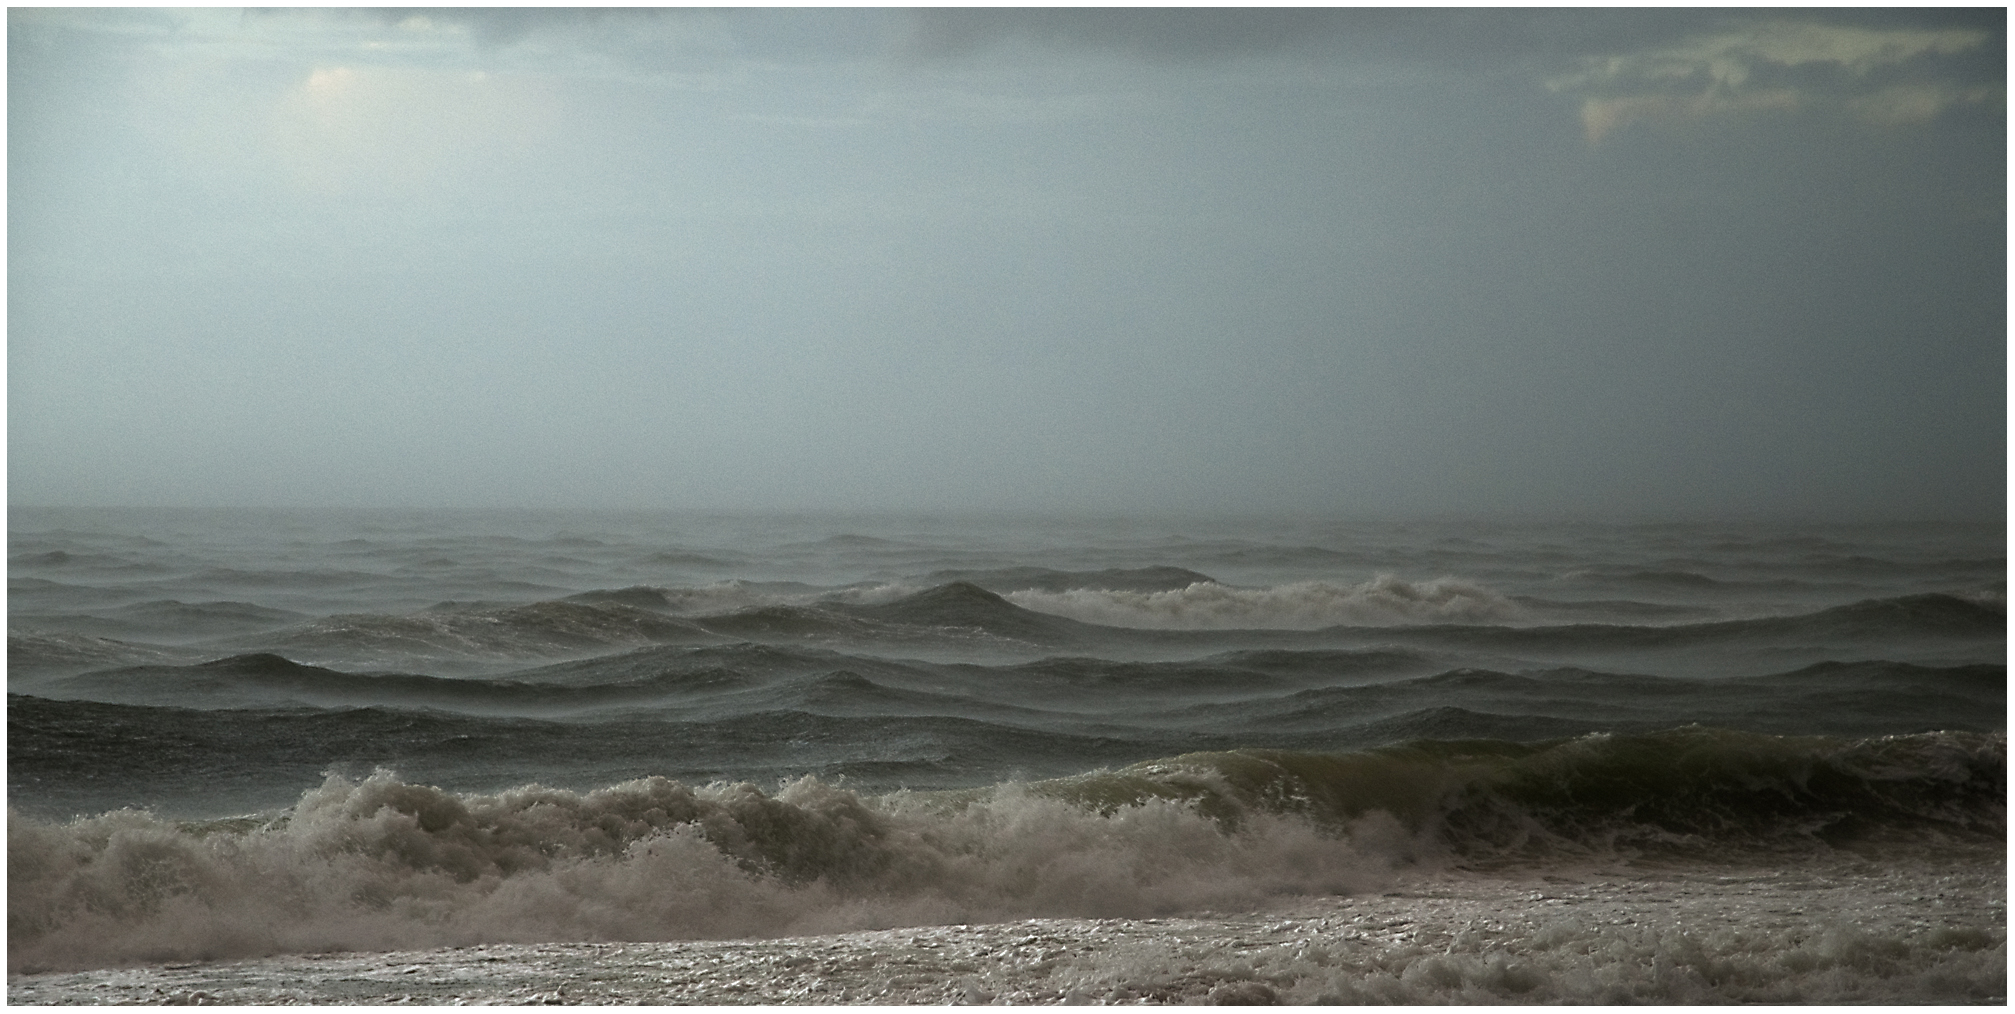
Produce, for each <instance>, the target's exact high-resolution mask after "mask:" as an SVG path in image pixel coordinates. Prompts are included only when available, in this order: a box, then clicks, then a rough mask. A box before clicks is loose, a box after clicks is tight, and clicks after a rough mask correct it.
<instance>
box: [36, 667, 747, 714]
mask: <svg viewBox="0 0 2015 1014" xmlns="http://www.w3.org/2000/svg"><path fill="white" fill-rule="evenodd" d="M750 685H752V681H751V680H749V679H748V678H747V677H745V676H742V675H741V674H739V673H736V672H734V671H732V670H727V669H721V668H706V669H698V670H690V671H683V672H658V673H656V674H653V675H650V676H646V677H642V678H637V679H631V680H624V681H620V682H598V683H595V684H591V685H587V686H561V685H552V684H544V683H528V682H522V681H518V680H508V679H458V678H446V677H439V676H417V675H408V674H401V673H382V674H381V673H346V672H338V671H336V670H334V669H325V668H322V667H319V666H311V665H302V664H299V663H296V662H292V661H289V660H288V659H286V658H283V657H281V656H279V655H274V654H269V653H258V654H250V655H233V656H231V657H229V658H221V659H217V660H215V661H211V662H203V663H200V664H197V665H191V666H139V667H132V668H126V669H114V670H109V671H105V672H94V673H85V674H83V675H78V676H70V677H66V678H63V679H59V680H54V681H50V682H47V683H44V684H43V685H41V686H40V687H38V692H39V693H40V695H41V696H45V697H51V698H56V699H59V700H61V699H85V700H93V701H103V702H108V703H114V704H142V705H154V706H165V707H188V706H198V707H205V708H222V709H248V708H286V707H315V708H343V707H353V708H354V707H372V706H377V707H386V708H439V709H444V710H451V711H461V712H467V713H472V714H533V715H547V716H557V715H565V714H570V713H580V712H587V711H596V710H604V709H609V708H617V707H624V706H629V707H642V706H649V705H662V704H667V703H672V702H675V701H677V700H680V699H684V698H690V697H693V696H696V695H706V694H719V693H725V692H729V691H734V690H740V689H745V688H747V687H748V686H750Z"/></svg>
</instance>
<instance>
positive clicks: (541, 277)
mask: <svg viewBox="0 0 2015 1014" xmlns="http://www.w3.org/2000/svg"><path fill="white" fill-rule="evenodd" d="M8 29H9V33H8V37H9V41H8V45H9V52H8V67H9V70H8V75H9V80H8V85H9V110H8V113H9V146H8V147H9V180H10V187H9V195H8V196H9V216H10V217H9V238H10V239H9V250H8V255H9V312H8V337H9V344H8V369H9V387H8V394H9V406H10V407H9V418H8V421H9V427H10V437H9V448H8V450H9V472H8V478H9V486H10V497H11V499H12V501H13V502H15V503H24V504H52V505H53V504H78V505H92V504H106V505H117V504H130V505H138V506H149V505H155V506H175V505H185V506H232V505H245V506H294V507H305V506H385V507H429V506H438V507H508V508H517V507H535V508H620V509H635V508H643V509H703V510H731V511H732V510H758V511H797V510H814V511H817V510H860V511H896V512H906V513H928V512H937V511H958V512H972V511H1034V512H1055V511H1070V512H1090V513H1098V514H1143V513H1145V514H1180V513H1209V512H1232V513H1285V514H1305V515H1319V516H1327V517H1337V516H1361V515H1378V514H1383V515H1388V516H1392V515H1400V516H1404V515H1409V514H1459V515H1479V514H1506V513H1509V514H1520V513H1527V514H1538V515H1563V514H1565V515H1598V516H1601V515H1608V516H1691V517H1727V516H1779V517H1797V516H1815V517H1831V518H1846V519H1855V518H1956V519H1974V520H1981V519H1987V520H1992V519H1998V518H1999V517H2000V516H2001V514H2002V513H2003V504H2004V497H2005V454H2006V450H2005V445H2006V440H2005V379H2004V378H2005V375H2006V365H2005V363H2006V356H2005V344H2004V339H2005V298H2004V292H2005V278H2006V264H2005V255H2004V249H2005V221H2006V215H2005V170H2006V166H2005V135H2006V129H2005V115H2006V109H2005V95H2004V77H2005V57H2004V54H2005V14H2004V12H2001V11H1999V10H1969V11H1957V12H1953V11H1868V10H1859V11H1851V12H1827V11H1809V10H1800V11H1792V12H1761V11H1758V12H1697V11H1655V12H1629V11H1619V12H1610V11H1576V12H1565V13H1563V12H1538V11H1518V10H1505V11H1483V12H1390V11H1324V10H1295V11H1287V12H1268V11H1194V10H1193V11H1177V12H1167V11H1142V10H1133V11H1120V12H1099V11H1058V10H1041V11H950V12H932V11H854V10H812V11H762V10H736V11H722V12H700V11H673V12H651V11H616V12H586V11H534V10H507V11H482V10H457V11H425V12H420V11H414V12H393V13H370V12H361V11H347V12H345V11H338V12H320V11H305V10H287V11H271V12H239V11H235V10H207V11H197V12H175V11H159V10H144V11H103V10H14V11H10V12H9V14H8Z"/></svg>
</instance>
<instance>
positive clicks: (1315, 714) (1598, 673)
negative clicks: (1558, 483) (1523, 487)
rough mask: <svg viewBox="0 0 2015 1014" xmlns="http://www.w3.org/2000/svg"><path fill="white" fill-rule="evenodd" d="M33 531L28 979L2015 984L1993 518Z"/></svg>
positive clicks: (886, 998)
mask: <svg viewBox="0 0 2015 1014" xmlns="http://www.w3.org/2000/svg"><path fill="white" fill-rule="evenodd" d="M8 540H9V558H8V590H9V598H8V625H9V631H8V648H7V660H8V670H7V680H8V684H7V689H8V699H7V730H8V739H7V758H8V764H7V783H8V784H7V792H8V820H7V838H8V856H7V859H8V892H7V909H8V912H7V915H8V937H7V947H8V968H9V979H8V999H9V1000H10V1001H12V1002H16V1003H96V1002H119V1001H148V1000H153V1001H178V1002H195V1003H209V1002H216V1003H245V1002H258V1003H271V1002H369V1003H387V1002H416V1003H419V1002H424V1003H451V1002H468V1003H477V1002H491V1003H529V1002H556V1003H565V1002H585V1003H601V1002H701V1003H721V1002H770V1003H837V1002H876V1003H885V1002H923V1003H946V1002H961V1003H963V1002H975V1003H984V1002H994V1003H1021V1002H1066V1001H1069V1002H1093V1003H1098V1002H1114V1003H1118V1002H1220V1003H1269V1002H1281V1003H1316V1002H1512V1003H1538V1002H1599V1003H1615V1002H1654V1003H1659V1002H1665V1003H1670V1002H1680V1003H1685V1002H1765V1003H1834V1002H1930V1003H1951V1002H1958V1003H1965V1002H1993V1003H1999V1002H2002V1001H2003V999H2004V998H2005V994H2006V967H2007V937H2006V854H2007V853H2006V803H2007V761H2006V753H2007V739H2006V714H2007V689H2006V658H2005V653H2006V609H2005V594H2006V585H2005V572H2006V571H2005V568H2006V562H2005V558H2004V553H2005V546H2004V533H2003V530H2002V528H2001V527H2000V526H1999V525H1997V524H1981V525H1964V524H1936V525H1933V524H1918V525H1910V524H1887V525H1824V524H1805V525H1790V524H1782V523H1765V522H1745V523H1683V524H1682V523H1657V524H1652V523H1642V524H1624V523H1602V524H1598V523H1560V522H1538V521H1529V522H1514V521H1494V522H1487V521H1458V520H1436V521H1426V520H1420V521H1403V520H1385V521H1334V520H1324V519H1309V518H1299V519H1274V520H1264V519H1261V520H1253V519H1209V518H1189V519H1172V520H1157V519H1144V518H1133V519H1126V518H1105V519H1096V518H1089V519H1084V518H1081V519H1068V518H1055V517H1005V516H1004V517H968V516H946V517H890V516H861V517H852V516H841V515H797V516H786V515H778V516H753V515H751V516H734V515H704V514H673V513H656V514H653V513H636V514H615V513H562V512H548V513H539V512H505V511H491V512H480V511H469V512H452V511H403V512H402V511H361V510H359V511H341V510H333V509H332V510H327V511H294V512H285V511H249V510H248V511H235V512H234V511H198V510H182V511H176V510H138V509H133V510H111V509H89V510H87V509H55V508H23V507H16V508H13V509H12V510H11V511H10V514H9V526H8Z"/></svg>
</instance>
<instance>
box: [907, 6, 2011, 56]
mask: <svg viewBox="0 0 2015 1014" xmlns="http://www.w3.org/2000/svg"><path fill="white" fill-rule="evenodd" d="M911 18H912V20H913V27H912V30H911V35H910V37H909V40H908V41H909V48H910V51H911V52H912V53H913V54H915V55H918V56H925V57H939V58H942V57H948V56H958V55H968V54H972V53H976V52H980V51H983V50H986V49H988V48H991V47H995V46H998V45H1001V44H1003V43H1006V42H1009V41H1020V42H1027V43H1033V44H1038V45H1046V46H1057V47H1067V48H1082V49H1096V50H1106V51H1112V52H1119V53H1128V54H1132V55H1136V56H1143V57H1151V58H1164V59H1178V60H1199V59H1216V58H1223V57H1231V56H1243V55H1250V54H1255V53H1287V54H1296V55H1352V56H1385V57H1392V58H1406V59H1417V60H1429V61H1435V62H1438V63H1445V64H1475V63H1476V62H1478V61H1481V62H1482V63H1484V64H1485V65H1489V66H1498V65H1502V64H1505V63H1508V62H1515V61H1530V60H1563V59H1573V58H1577V57H1586V56H1598V55H1605V54H1611V53H1617V52H1630V51H1636V50H1641V49H1647V48H1655V47H1660V46H1667V45H1672V44H1674V43H1677V42H1680V41H1682V40H1684V39H1685V38H1687V37H1688V36H1692V35H1699V34H1711V33H1720V32H1729V31H1740V30H1743V29H1744V28H1746V27H1749V26H1754V25H1757V24H1761V23H1765V22H1768V21H1771V20H1797V21H1801V22H1806V23H1812V24H1822V25H1838V26H1843V27H1863V28H1870V29H1894V28H1970V29H1975V30H1980V31H1988V32H1999V31H2001V30H2002V29H2003V26H2004V25H2005V18H2003V17H2002V16H2001V15H2000V12H1999V11H1997V10H1902V11H1894V10H1892V11H1859V10H1848V11H1823V10H1811V9H1796V10H1789V11H1769V10H1742V11H1701V10H1621V9H1609V10H1586V9H1584V10H1572V11H1559V10H1526V9H1483V10H1418V9H1384V10H1378V9H1363V8H1348V9H1338V8H1306V7H1296V8H1278V9H1262V8H1236V9H1198V8H1187V9H1177V10H1167V9H1161V10H1156V9H1146V8H1118V9H1104V10H1093V9H1080V8H1068V9H1066V8H1036V9H1026V8H1024V9H1001V8H949V9H938V10H918V11H914V12H912V14H911Z"/></svg>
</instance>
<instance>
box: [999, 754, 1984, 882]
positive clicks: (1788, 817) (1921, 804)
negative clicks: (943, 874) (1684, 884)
mask: <svg viewBox="0 0 2015 1014" xmlns="http://www.w3.org/2000/svg"><path fill="white" fill-rule="evenodd" d="M2007 789H2008V787H2007V740H2006V737H2005V736H2003V735H1999V734H1982V733H1963V732H1939V733H1924V734H1918V735H1911V736H1887V737H1880V738H1875V739H1843V738H1837V737H1818V736H1811V737H1779V736H1767V735H1759V734H1755V733H1745V732H1735V731H1731V730H1725V729H1712V728H1706V727H1702V726H1688V727H1685V728H1679V729H1670V730H1664V731H1660V732H1652V733H1642V734H1634V735H1616V734H1608V733H1599V734H1593V735H1586V736H1579V737H1574V738H1569V739H1560V740H1553V741H1548V742H1539V743H1511V742H1504V741H1492V740H1458V741H1448V740H1439V741H1437V740H1420V741H1414V742H1409V743H1402V744H1396V745H1393V746H1388V747H1380V748H1377V749H1373V750H1367V751H1363V752H1359V753H1351V754H1314V753H1292V752H1281V751H1264V750H1239V751H1232V752H1226V753H1205V754H1194V755H1188V756H1181V757H1174V758H1168V759H1164V760H1155V761H1148V762H1143V763H1140V764H1134V765H1130V766H1128V767H1125V768H1121V769H1119V770H1116V771H1110V772H1094V773H1091V774H1087V775H1081V776H1077V777H1073V778H1066V779H1059V780H1057V781H1055V782H1050V783H1044V784H1043V785H1041V786H1039V787H1038V790H1039V791H1043V792H1047V793H1053V794H1055V795H1057V796H1058V797H1059V798H1064V799H1069V800H1071V801H1073V802H1077V803H1080V804H1083V805H1089V806H1095V807H1099V808H1102V809H1106V810H1111V809H1113V808H1115V807H1119V806H1127V805H1138V804H1139V803H1140V802H1141V801H1143V800H1146V799H1150V798H1155V799H1177V800H1182V801H1185V802H1187V803H1189V804H1191V805H1193V806H1195V807H1196V808H1197V810H1198V811H1199V812H1201V813H1206V814H1209V815H1211V816H1213V817H1215V818H1217V819H1219V820H1223V821H1226V822H1228V823H1230V824H1232V825H1235V824H1236V823H1237V822H1238V821H1239V820H1242V819H1245V817H1246V816H1247V815H1249V814H1252V813H1258V812H1268V813H1283V812H1285V813H1295V814H1300V815H1304V816H1306V817H1308V818H1310V819H1312V820H1315V821H1317V822H1318V823H1321V824H1323V825H1325V826H1332V827H1337V828H1344V827H1347V826H1349V824H1350V822H1352V821H1354V820H1357V819H1359V818H1362V817H1364V816H1366V815H1367V814H1370V813H1373V812H1383V813H1387V814H1391V815H1392V816H1394V817H1396V818H1397V819H1398V820H1399V821H1400V822H1401V823H1402V824H1404V825H1405V826H1406V827H1407V829H1408V830H1409V831H1411V832H1413V833H1415V834H1421V835H1425V836H1426V839H1427V840H1431V841H1433V842H1436V843H1438V844H1439V845H1440V846H1442V847H1445V848H1447V849H1449V850H1451V851H1452V852H1454V853H1455V854H1457V855H1464V856H1474V857H1489V856H1500V855H1504V854H1521V853H1530V854H1537V853H1544V852H1547V851H1550V850H1560V849H1565V850H1567V851H1570V852H1580V851H1595V850H1600V849H1607V848H1614V847H1618V846H1622V845H1625V844H1626V843H1627V844H1628V846H1629V847H1630V848H1633V849H1638V850H1647V851H1655V850H1664V849H1682V850H1685V849H1691V848H1696V847H1700V846H1702V845H1707V844H1736V845H1750V846H1764V847H1779V846H1783V845H1788V844H1798V843H1805V844H1846V843H1848V842H1851V841H1853V840H1855V839H1856V838H1857V837H1858V836H1860V835H1863V834H1865V833H1867V832H1869V831H1871V830H1874V829H1878V828H1879V829H1886V830H1890V831H1914V832H1924V831H1931V832H1942V833H1950V834H1957V835H1961V836H1967V837H1972V838H1985V839H1992V838H1997V837H2001V836H2004V835H2005V833H2006V809H2007Z"/></svg>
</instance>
